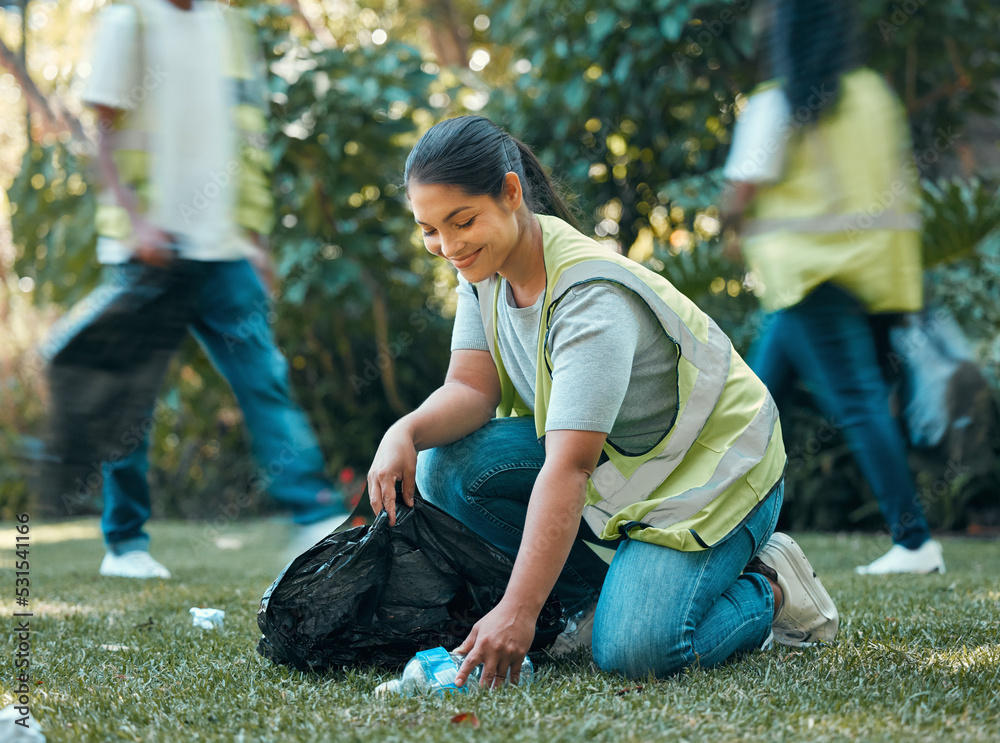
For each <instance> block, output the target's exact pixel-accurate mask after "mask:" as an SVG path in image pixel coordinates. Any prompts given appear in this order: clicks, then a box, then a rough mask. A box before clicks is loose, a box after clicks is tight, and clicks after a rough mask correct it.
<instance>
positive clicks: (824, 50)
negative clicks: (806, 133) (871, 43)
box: [769, 0, 861, 123]
mask: <svg viewBox="0 0 1000 743" xmlns="http://www.w3.org/2000/svg"><path fill="white" fill-rule="evenodd" d="M853 5H854V4H853V2H851V0H776V2H775V6H776V7H775V15H774V23H773V25H772V26H771V39H770V45H769V46H770V49H769V51H770V61H771V64H772V65H773V68H774V76H775V77H781V78H784V80H785V88H784V90H785V95H786V96H787V97H788V103H789V104H790V105H791V107H792V113H793V114H794V115H795V116H796V118H797V119H798V120H799V121H802V122H803V123H804V122H807V121H815V120H816V119H817V118H818V116H819V114H820V112H821V111H823V110H824V109H826V108H827V107H828V106H833V105H834V104H835V103H836V101H837V99H838V98H839V93H840V77H841V75H843V74H844V73H846V72H850V71H851V70H852V69H854V68H855V67H857V66H858V65H859V64H860V63H861V53H860V42H859V34H858V28H857V16H856V11H855V9H854V7H853Z"/></svg>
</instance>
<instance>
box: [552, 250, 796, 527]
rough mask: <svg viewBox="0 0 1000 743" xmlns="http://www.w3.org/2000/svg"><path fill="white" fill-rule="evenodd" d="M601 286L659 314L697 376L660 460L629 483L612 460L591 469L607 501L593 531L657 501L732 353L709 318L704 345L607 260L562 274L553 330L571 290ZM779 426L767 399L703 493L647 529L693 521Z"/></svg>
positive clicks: (711, 403)
mask: <svg viewBox="0 0 1000 743" xmlns="http://www.w3.org/2000/svg"><path fill="white" fill-rule="evenodd" d="M597 280H604V281H614V282H615V283H618V284H622V285H623V286H625V287H626V288H628V289H630V290H631V291H633V292H635V293H636V294H638V295H639V296H640V297H641V298H642V299H643V301H644V302H645V303H646V304H647V305H648V306H649V308H650V310H652V311H653V313H654V314H655V315H656V318H657V320H659V322H660V325H662V326H663V329H664V331H665V332H666V333H667V335H668V336H669V337H670V338H671V340H673V341H674V342H675V343H676V344H677V345H678V346H680V353H681V355H682V356H683V357H684V358H686V359H687V360H688V361H689V362H690V363H691V364H693V365H694V366H695V367H696V368H697V369H698V376H697V377H696V378H695V381H694V387H693V388H692V389H691V393H690V395H689V396H688V398H687V401H686V403H685V405H683V406H682V407H681V408H680V411H679V413H678V416H677V420H675V421H674V425H673V427H672V428H671V430H670V438H669V441H668V442H667V445H666V446H665V447H664V448H663V450H662V451H661V452H660V453H658V454H656V455H655V456H654V457H652V458H651V459H649V460H647V461H646V462H644V463H642V464H641V465H640V466H639V467H638V468H637V469H636V470H635V472H633V473H632V476H631V477H629V478H628V479H626V478H625V476H624V475H622V473H621V472H619V471H618V469H617V468H616V467H615V465H614V463H613V462H611V461H610V460H609V461H606V462H604V463H602V464H601V465H599V466H598V467H597V468H596V469H595V470H594V473H593V475H592V476H591V482H592V483H593V485H594V489H595V490H596V491H597V492H598V494H599V495H600V496H601V498H602V499H603V505H604V507H603V508H598V507H597V506H596V504H595V506H588V508H587V509H585V511H587V510H589V509H593V511H596V512H597V513H594V512H593V511H592V512H591V513H590V514H589V515H588V514H587V513H585V514H584V517H585V518H586V519H587V523H588V524H590V525H591V527H592V528H593V527H594V524H595V523H600V529H603V528H604V523H606V522H607V519H608V518H610V517H611V516H613V515H614V514H615V513H617V512H618V511H620V510H622V509H623V508H625V507H627V506H630V505H632V504H633V503H635V502H637V501H640V500H646V499H648V498H649V497H650V496H652V495H653V493H654V492H655V491H656V489H657V488H659V487H660V485H661V484H662V483H663V482H664V481H665V480H666V479H667V478H668V477H669V476H670V474H671V472H673V471H674V468H676V466H677V464H678V463H679V462H680V461H681V460H682V459H683V458H684V455H685V454H687V452H688V451H689V450H690V449H691V446H692V445H693V444H694V442H695V441H696V440H697V438H698V436H699V435H700V434H701V431H702V428H703V427H704V425H705V422H706V420H707V419H708V416H709V414H710V413H711V412H712V410H714V409H715V406H716V404H717V403H718V401H719V398H720V397H722V392H723V390H724V389H725V386H726V382H727V381H728V379H729V367H730V364H731V360H732V351H733V346H732V343H731V342H730V340H729V337H728V336H727V335H726V334H725V333H723V332H722V330H721V329H720V328H719V326H718V325H716V323H715V322H714V321H713V320H711V318H709V320H708V338H707V340H706V341H705V342H701V341H699V340H698V339H697V338H696V337H695V336H694V333H692V332H691V330H690V328H688V327H687V325H685V324H684V321H683V320H682V319H681V317H680V316H679V315H678V314H677V313H676V312H674V311H673V310H672V309H671V308H670V307H669V306H668V305H667V304H666V302H664V301H663V300H662V299H661V298H660V296H659V295H658V294H657V293H656V292H655V291H654V290H653V289H652V288H651V287H650V286H649V285H647V284H646V283H645V282H643V281H640V280H639V279H638V278H637V277H636V276H635V274H633V273H632V272H631V271H629V270H628V269H627V268H625V267H623V266H620V265H618V264H617V263H611V262H609V261H586V262H584V263H578V264H576V265H575V266H571V267H570V268H568V269H566V270H565V271H563V273H562V275H561V276H560V277H559V280H558V281H557V282H556V285H555V288H554V289H553V291H552V296H553V297H555V298H556V299H554V300H553V301H552V304H551V305H550V306H549V316H548V317H547V318H546V322H545V324H546V327H550V321H551V317H552V313H553V312H554V310H555V308H556V307H557V306H558V304H559V299H561V298H562V297H563V296H565V294H566V292H567V291H569V290H570V289H572V288H573V287H574V286H577V285H579V284H582V283H585V282H588V281H597ZM546 346H548V338H546ZM546 354H547V351H546ZM776 419H777V411H776V409H775V408H774V405H773V403H772V402H771V399H770V395H768V398H767V401H766V402H765V405H764V406H762V408H761V410H760V411H758V413H757V415H756V417H755V418H754V419H753V422H752V423H751V425H750V426H748V427H747V429H746V430H745V431H744V432H743V434H742V435H741V436H740V438H739V439H738V440H737V442H736V444H735V445H734V446H733V447H732V448H731V449H730V450H729V451H727V452H726V453H725V454H724V455H723V457H722V459H721V460H720V461H719V465H718V467H716V470H715V472H714V473H713V475H712V478H711V480H710V481H709V482H708V483H706V484H705V485H704V486H702V487H700V488H694V489H692V490H689V491H687V492H685V493H682V494H680V495H676V496H673V497H671V498H668V499H666V500H665V501H664V502H663V503H662V504H660V506H658V507H657V508H655V509H654V510H653V511H651V512H650V513H649V515H648V516H647V518H646V519H645V523H647V524H649V525H650V526H655V527H658V528H667V527H670V526H673V525H674V524H678V523H680V522H681V521H684V520H685V519H687V518H690V517H691V516H693V515H694V514H696V513H698V511H700V510H701V509H702V508H704V507H705V506H707V505H708V504H709V503H710V502H711V501H712V499H714V498H715V497H716V496H717V495H720V494H721V493H723V492H724V491H725V490H726V489H727V488H728V487H729V486H730V485H732V484H733V483H734V482H736V480H738V479H739V478H740V477H742V476H743V475H745V474H746V473H747V472H748V471H749V470H750V469H751V468H752V467H753V466H754V465H755V464H757V462H759V461H760V460H761V458H762V457H763V456H764V452H765V451H766V450H767V446H768V444H769V443H770V440H771V431H772V429H773V426H774V421H775V420H776ZM598 533H599V532H598Z"/></svg>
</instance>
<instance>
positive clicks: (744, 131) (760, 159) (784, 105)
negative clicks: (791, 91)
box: [723, 87, 793, 183]
mask: <svg viewBox="0 0 1000 743" xmlns="http://www.w3.org/2000/svg"><path fill="white" fill-rule="evenodd" d="M791 117H792V112H791V107H790V106H789V105H788V99H787V98H786V97H785V93H784V91H783V90H782V89H781V88H780V87H770V88H765V89H764V90H762V91H760V92H759V93H753V94H751V96H750V98H749V99H748V100H747V105H746V107H744V109H743V111H742V112H741V113H740V118H739V120H737V122H736V127H735V129H734V130H733V145H732V147H731V148H730V149H729V157H728V158H727V159H726V167H725V168H724V169H723V175H724V176H725V177H726V178H727V179H728V180H731V181H738V182H742V183H770V182H774V181H777V180H778V179H780V178H781V173H782V169H783V167H784V162H785V150H786V146H787V142H788V137H789V136H791V134H792V132H793V129H792V126H791V123H792V122H791Z"/></svg>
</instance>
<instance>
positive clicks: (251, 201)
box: [95, 0, 274, 240]
mask: <svg viewBox="0 0 1000 743" xmlns="http://www.w3.org/2000/svg"><path fill="white" fill-rule="evenodd" d="M116 2H117V3H118V4H121V5H127V6H129V7H131V8H133V9H134V10H135V13H136V18H137V19H138V25H139V29H140V38H141V39H142V41H141V42H140V45H139V47H140V50H141V52H140V54H141V55H142V57H143V59H141V60H140V65H141V66H140V69H143V70H151V69H152V67H151V66H150V65H148V64H147V59H146V53H145V47H146V44H145V39H146V36H147V35H149V34H155V33H156V29H157V25H158V23H159V22H160V20H159V18H158V16H159V14H158V13H156V12H155V7H153V6H150V5H148V4H147V3H146V2H144V0H116ZM219 12H220V13H221V15H222V17H223V18H224V19H225V25H226V31H227V34H226V38H227V42H228V43H227V44H226V45H225V48H224V49H223V54H222V67H223V69H222V74H223V75H224V76H225V77H226V79H227V80H228V81H229V83H230V85H231V87H232V95H231V100H232V111H231V113H232V121H233V125H234V126H235V127H236V132H237V135H236V137H235V141H236V145H237V150H238V152H237V153H236V154H237V162H238V165H239V167H238V168H237V169H236V173H235V175H234V178H235V181H236V190H235V196H234V204H233V208H234V215H233V218H234V221H235V223H236V224H237V225H239V226H240V227H244V228H246V229H248V230H252V231H254V232H258V233H260V234H263V235H266V234H269V233H270V232H271V230H272V228H273V227H274V197H273V194H272V193H271V181H270V177H269V173H270V172H271V170H272V167H273V166H272V161H271V156H270V153H269V152H268V151H267V149H266V145H267V108H266V98H265V88H264V85H265V80H264V77H263V74H262V71H261V70H258V69H256V68H257V66H258V63H257V60H258V58H259V54H257V52H256V45H257V36H256V33H255V32H254V27H253V23H252V22H251V21H250V19H249V18H248V17H247V16H246V14H245V13H243V12H242V11H240V10H238V9H235V8H224V7H222V6H220V10H219ZM149 74H154V73H153V72H150V73H149ZM147 76H148V75H147ZM154 96H155V92H154V93H147V94H146V95H143V96H142V97H141V99H140V98H139V97H137V98H136V100H135V101H134V103H135V108H134V109H131V110H130V111H129V112H128V114H127V115H124V116H119V117H118V119H117V121H116V122H115V128H114V131H113V132H112V133H111V134H110V135H109V136H111V137H112V138H113V139H112V149H113V154H112V158H113V160H114V162H115V165H116V167H117V170H118V177H119V179H120V180H121V183H122V185H123V186H124V187H126V188H130V189H132V190H133V191H134V192H135V194H136V196H137V200H138V209H139V212H140V213H142V214H145V213H148V211H149V209H150V204H151V203H153V202H154V200H155V198H156V194H155V193H154V189H153V187H152V184H151V182H150V172H151V169H152V157H153V154H152V142H153V137H154V133H155V131H156V126H157V116H156V110H155V106H154V105H153V102H152V100H151V99H152V98H153V97H154ZM95 219H96V229H97V234H98V235H101V236H102V237H108V238H112V239H115V240H127V239H128V238H129V236H130V235H131V234H132V223H131V220H130V219H129V215H128V211H127V210H125V209H124V208H123V207H121V206H119V205H118V202H117V199H116V198H115V195H114V193H113V191H112V190H111V189H110V188H105V189H103V190H102V192H101V194H100V195H99V196H98V204H97V214H96V218H95Z"/></svg>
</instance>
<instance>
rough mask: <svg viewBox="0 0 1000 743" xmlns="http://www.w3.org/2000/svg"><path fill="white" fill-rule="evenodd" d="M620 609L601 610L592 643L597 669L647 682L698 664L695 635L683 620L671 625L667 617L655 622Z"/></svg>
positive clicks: (656, 619)
mask: <svg viewBox="0 0 1000 743" xmlns="http://www.w3.org/2000/svg"><path fill="white" fill-rule="evenodd" d="M603 599H604V596H602V602H603ZM621 608H622V607H616V608H609V607H605V611H603V612H602V611H601V607H600V606H598V613H597V616H596V617H595V620H594V635H593V641H592V649H593V653H594V662H595V663H596V664H597V666H598V668H600V669H601V670H603V671H609V672H617V673H621V674H624V675H625V676H628V677H629V678H646V677H647V676H649V675H650V674H652V675H653V676H655V677H657V678H663V677H665V676H671V675H673V674H675V673H677V672H679V671H682V670H684V669H685V668H687V667H688V666H690V665H692V664H693V663H694V662H695V660H696V657H695V654H694V649H693V647H692V640H693V636H694V633H693V631H690V630H689V629H688V628H687V627H685V625H684V622H683V621H682V620H681V617H680V616H677V617H675V619H676V621H670V617H669V616H667V615H665V614H661V615H660V616H659V617H655V618H654V617H650V616H635V615H634V614H633V615H632V616H630V615H629V611H628V610H621ZM616 609H618V610H616Z"/></svg>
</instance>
